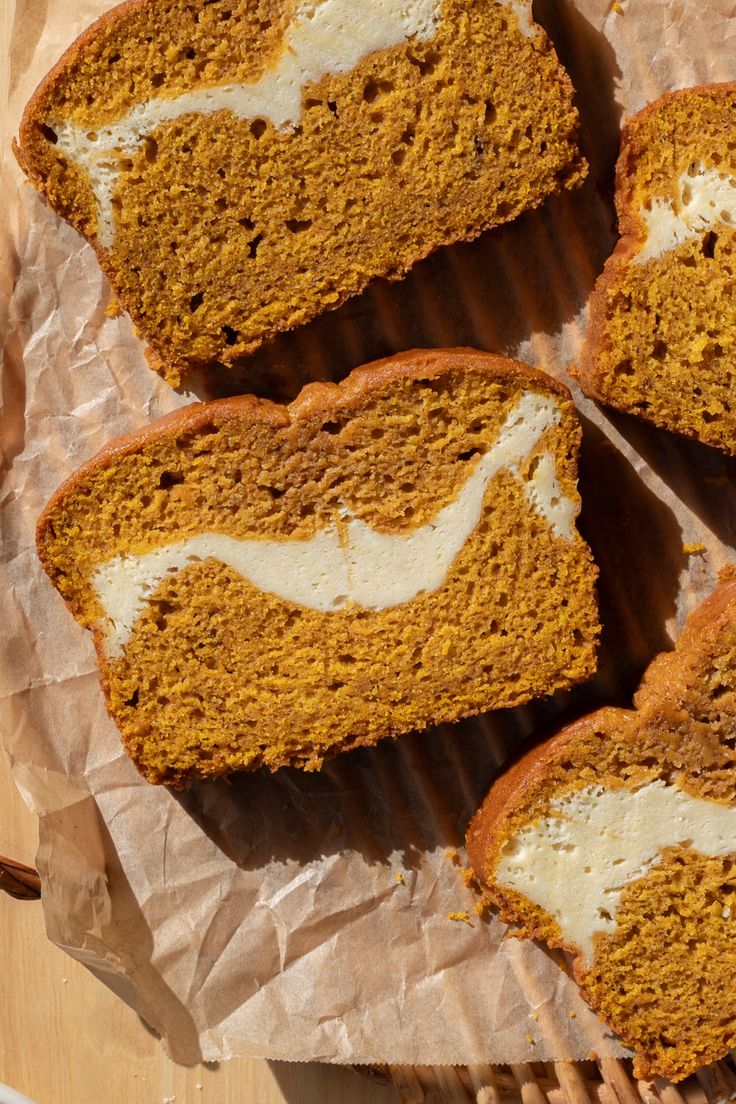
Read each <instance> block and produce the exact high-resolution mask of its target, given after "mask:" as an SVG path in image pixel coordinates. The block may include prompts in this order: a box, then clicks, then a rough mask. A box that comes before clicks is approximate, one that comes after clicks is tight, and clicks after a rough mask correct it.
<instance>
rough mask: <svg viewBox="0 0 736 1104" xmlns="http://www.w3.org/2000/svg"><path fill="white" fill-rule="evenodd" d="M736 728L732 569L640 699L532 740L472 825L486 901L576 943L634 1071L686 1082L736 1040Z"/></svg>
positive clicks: (650, 675) (545, 933) (590, 993)
mask: <svg viewBox="0 0 736 1104" xmlns="http://www.w3.org/2000/svg"><path fill="white" fill-rule="evenodd" d="M735 738H736V580H734V578H733V577H731V578H730V579H729V580H728V581H726V582H724V583H723V584H722V585H721V586H720V587H719V588H718V589H717V590H716V591H715V592H714V593H713V594H712V595H711V596H710V597H709V598H708V599H707V600H706V601H705V602H704V603H703V604H702V605H701V606H700V607H699V608H698V609H697V610H696V612H695V613H694V614H693V615H692V616H691V617H690V619H689V621H688V623H687V626H686V628H685V630H684V631H683V633H682V635H681V637H680V639H679V640H678V642H677V646H676V648H675V650H674V651H673V652H670V653H666V654H664V655H661V656H659V657H657V658H656V659H655V660H654V662H653V663H652V664H651V665H650V667H649V669H648V671H647V672H646V674H645V676H644V679H643V681H642V684H641V687H640V689H639V691H638V693H637V695H636V698H635V709H634V710H624V709H614V708H606V709H602V710H599V711H598V712H596V713H593V714H591V715H589V716H587V717H584V718H582V719H581V720H579V721H577V722H576V723H574V724H572V725H570V726H568V727H567V728H565V729H563V730H562V731H561V732H560V733H558V735H556V736H555V737H553V738H552V739H550V740H547V741H545V742H544V743H542V744H541V745H539V746H538V747H536V748H534V749H533V750H532V751H530V752H529V753H527V754H526V755H525V756H524V757H523V758H522V759H520V760H519V762H518V763H516V764H515V766H513V767H512V768H511V769H510V770H509V771H508V772H507V773H505V774H504V775H503V776H502V777H501V778H500V779H499V780H498V781H497V782H496V783H495V784H494V786H493V787H492V788H491V791H490V793H489V794H488V796H487V798H486V800H485V801H484V803H483V805H482V806H481V808H480V809H479V811H478V813H476V815H475V817H474V819H473V821H472V822H471V825H470V827H469V830H468V837H467V843H468V850H469V853H470V857H471V862H472V864H473V866H474V868H475V870H476V871H477V872H478V874H479V876H480V878H481V879H482V881H483V884H484V887H485V888H486V892H487V893H488V895H489V896H490V898H491V900H493V901H494V902H496V903H497V904H498V905H499V907H500V909H501V913H502V915H503V916H504V918H505V919H506V920H508V921H509V922H511V923H514V924H520V925H521V934H523V935H525V936H528V937H532V938H540V939H543V940H545V941H546V942H548V943H549V944H550V945H552V946H563V947H565V948H566V949H567V950H568V951H570V952H571V953H572V954H573V955H574V956H575V959H574V971H575V977H576V978H577V980H578V982H579V983H580V985H581V988H582V990H583V994H584V996H585V997H586V999H587V1000H588V1001H589V1002H590V1004H591V1005H592V1006H593V1008H594V1009H595V1010H596V1011H597V1012H598V1014H599V1015H600V1016H601V1017H602V1018H603V1019H604V1020H605V1021H606V1022H607V1023H608V1024H609V1025H610V1026H611V1027H613V1028H614V1030H615V1031H617V1032H618V1033H619V1034H620V1035H621V1037H622V1038H623V1039H624V1041H625V1042H626V1043H627V1044H628V1045H630V1046H632V1047H633V1048H634V1049H635V1051H636V1054H637V1066H636V1070H637V1075H638V1076H644V1077H650V1076H652V1075H654V1074H659V1075H661V1076H664V1077H669V1078H672V1079H674V1080H679V1079H681V1078H683V1077H685V1076H687V1075H688V1074H689V1073H692V1072H693V1071H694V1070H695V1069H697V1068H698V1067H699V1066H701V1065H703V1064H705V1063H707V1062H710V1061H714V1060H715V1059H716V1058H718V1057H722V1056H723V1055H724V1054H725V1053H726V1052H727V1051H728V1049H729V1048H730V1047H732V1046H733V1045H734V1042H735V1041H736V1001H735V1000H734V995H733V994H734V991H735V990H736V967H734V963H733V955H732V951H731V947H732V945H733V938H734V934H735V932H734V928H733V923H734V922H736V888H735V887H734V884H733V882H734V874H735V873H736V750H734V743H735ZM732 909H733V919H732V913H731V910H732Z"/></svg>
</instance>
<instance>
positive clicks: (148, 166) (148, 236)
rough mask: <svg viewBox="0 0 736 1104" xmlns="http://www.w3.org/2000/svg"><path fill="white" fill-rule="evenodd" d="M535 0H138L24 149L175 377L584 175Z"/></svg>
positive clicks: (34, 176) (46, 90)
mask: <svg viewBox="0 0 736 1104" xmlns="http://www.w3.org/2000/svg"><path fill="white" fill-rule="evenodd" d="M529 10H530V4H529V2H528V0H408V2H407V0H301V2H298V3H295V2H294V0H133V2H130V3H127V4H124V5H122V6H121V7H120V8H117V9H115V10H114V11H113V12H111V13H109V14H108V15H106V16H105V17H103V18H102V19H101V20H100V21H99V22H97V23H96V24H95V25H94V26H93V27H92V28H91V29H90V30H89V31H88V32H87V33H86V34H84V35H83V36H82V37H81V38H80V39H79V40H78V41H77V42H76V43H75V44H74V45H73V46H72V47H71V49H70V50H69V51H67V53H66V54H65V55H64V57H63V58H62V59H61V61H60V62H59V64H58V65H57V66H56V68H55V69H54V70H53V71H52V72H51V74H50V75H49V76H48V77H47V78H46V80H45V81H44V82H43V83H42V85H41V86H40V87H39V89H38V91H37V92H36V94H35V95H34V97H33V99H32V100H31V102H30V103H29V105H28V107H27V109H26V112H25V115H24V118H23V121H22V124H21V128H20V141H19V147H18V149H17V155H18V158H19V161H20V163H21V165H22V167H23V168H24V170H25V172H26V173H27V174H28V176H29V178H30V180H31V182H32V183H33V184H34V185H35V186H36V187H37V188H38V189H39V190H40V191H42V192H43V193H44V195H45V196H46V197H47V199H48V201H49V202H50V204H51V205H52V206H53V207H54V208H55V209H56V210H57V211H58V212H59V213H60V214H61V215H63V217H64V218H66V219H68V220H69V221H70V222H71V223H72V224H73V225H74V226H75V227H76V228H77V229H78V230H80V231H81V232H82V233H83V234H84V235H86V237H87V238H88V239H89V240H90V241H91V242H92V243H93V245H94V246H95V249H96V250H97V254H98V256H99V259H100V263H101V264H102V266H103V268H104V270H105V272H106V273H107V275H108V277H109V279H110V281H111V283H112V284H113V287H114V288H115V290H116V292H117V294H118V297H119V299H120V301H121V302H122V304H123V305H124V306H125V307H126V309H127V310H128V311H129V312H130V314H131V316H132V317H133V320H134V321H135V323H136V325H137V326H138V327H139V328H140V330H141V332H142V333H143V335H144V336H145V338H146V340H147V341H148V342H149V343H150V346H151V347H152V349H153V350H154V353H155V356H154V357H153V361H152V362H153V363H154V364H156V361H157V360H158V361H159V362H160V363H159V364H158V367H159V368H160V370H161V371H162V372H163V374H164V375H165V376H166V378H167V379H168V380H169V381H170V382H172V383H176V382H177V380H178V379H179V374H180V372H181V371H182V370H184V369H186V368H188V367H192V366H197V365H202V364H208V363H211V362H220V363H221V364H224V365H231V364H232V363H233V362H234V361H235V360H237V359H238V358H240V357H242V356H243V355H244V354H248V353H250V352H252V351H253V350H254V349H256V348H257V347H258V346H259V345H260V344H261V343H262V342H263V341H265V340H266V339H268V338H270V337H272V336H273V335H275V334H276V333H278V332H280V331H283V330H288V329H291V328H293V327H295V326H298V325H300V324H301V323H303V322H306V321H308V320H309V319H310V318H313V317H314V316H315V315H317V314H319V313H320V312H322V311H325V310H327V309H330V308H333V307H336V306H338V305H339V304H340V303H342V302H343V301H344V300H345V299H347V298H348V297H349V296H351V295H353V294H355V293H357V292H359V291H361V290H362V289H363V288H364V287H365V286H366V284H367V283H368V282H369V281H370V280H371V279H373V278H374V277H378V276H383V277H389V278H391V279H397V278H399V277H401V276H403V275H404V274H405V273H406V271H407V270H408V269H409V268H410V267H411V265H413V264H414V263H415V262H416V261H417V260H418V259H419V258H421V257H424V256H426V255H427V254H428V253H430V252H431V251H432V250H434V249H436V248H437V247H438V246H440V245H443V244H446V243H448V242H453V241H456V240H458V239H466V238H473V237H475V236H476V235H477V234H479V233H480V232H481V231H482V230H485V229H487V228H489V227H491V226H495V225H497V224H498V223H502V222H506V221H508V220H509V219H512V218H514V217H516V216H517V215H518V214H519V213H520V212H521V211H524V210H526V209H527V208H530V207H535V206H536V205H538V204H539V203H540V202H541V201H542V200H543V199H544V198H545V196H547V195H549V194H550V193H552V192H556V191H559V190H561V189H562V188H568V187H573V186H575V185H577V184H578V183H579V182H580V181H581V179H582V178H583V176H584V174H585V164H584V162H583V160H582V158H581V157H580V154H579V152H578V148H577V125H578V117H577V112H576V110H575V109H574V107H573V105H572V95H573V89H572V85H571V83H570V81H569V79H568V77H567V75H566V73H565V72H564V70H563V69H562V68H561V67H560V65H559V63H558V61H557V58H556V56H555V54H554V51H553V49H552V47H551V44H550V42H549V40H548V39H547V37H546V35H545V34H544V32H543V31H542V30H541V28H539V27H538V26H537V25H536V24H534V23H533V22H532V21H531V18H530V15H529Z"/></svg>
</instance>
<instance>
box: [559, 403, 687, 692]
mask: <svg viewBox="0 0 736 1104" xmlns="http://www.w3.org/2000/svg"><path fill="white" fill-rule="evenodd" d="M581 421H582V424H583V446H582V451H581V457H580V480H579V487H580V495H581V498H582V502H583V507H582V511H581V514H580V519H579V527H580V531H581V533H582V535H583V536H584V537H585V540H586V541H587V542H588V544H589V545H590V547H591V550H592V552H593V556H594V558H595V561H596V563H597V564H598V567H599V569H600V578H599V582H598V599H599V607H600V615H601V622H602V624H603V634H602V638H601V650H600V661H599V667H598V674H597V676H596V680H595V684H594V686H595V689H596V693H597V697H598V701H597V702H595V703H594V704H591V706H590V708H597V707H598V706H599V705H623V706H627V707H628V706H630V705H631V698H632V695H633V693H634V691H635V690H636V688H637V686H638V684H639V680H640V678H641V676H642V674H643V672H644V669H645V668H646V666H647V665H648V664H649V663H650V662H651V660H652V659H653V658H654V656H655V655H657V653H658V652H662V651H669V650H670V649H671V648H672V641H671V639H670V637H669V635H668V633H667V627H666V626H667V621H668V620H670V619H671V618H672V617H674V616H675V614H676V612H677V605H676V602H677V597H678V594H679V591H680V575H681V572H682V570H683V568H684V567H685V565H686V563H687V556H686V554H685V553H684V552H683V547H682V545H683V539H682V530H681V528H680V523H679V522H678V520H677V518H676V517H675V515H674V513H673V512H672V510H671V509H670V508H669V506H667V505H666V503H664V502H662V501H661V499H659V498H657V496H656V495H655V494H653V493H652V491H650V490H649V489H648V488H647V487H646V486H645V484H644V483H643V482H642V480H641V478H640V477H639V475H638V474H637V472H636V471H635V469H634V467H633V466H632V465H631V463H630V462H629V461H628V460H627V459H626V457H625V456H624V455H623V453H621V452H619V450H618V449H617V448H616V446H615V445H614V444H613V443H612V442H611V441H610V440H609V439H608V437H606V435H605V434H604V433H603V431H602V430H601V429H599V428H598V426H596V425H594V424H593V422H591V421H589V420H588V419H587V418H585V417H582V416H581ZM642 431H643V434H644V436H647V435H648V436H650V437H652V436H653V435H656V434H659V433H660V431H658V430H655V429H653V428H652V427H651V426H642ZM636 448H637V450H638V448H639V442H638V441H637V443H636ZM658 448H659V441H658V440H657V441H656V442H653V444H652V451H655V452H656V451H657V449H658Z"/></svg>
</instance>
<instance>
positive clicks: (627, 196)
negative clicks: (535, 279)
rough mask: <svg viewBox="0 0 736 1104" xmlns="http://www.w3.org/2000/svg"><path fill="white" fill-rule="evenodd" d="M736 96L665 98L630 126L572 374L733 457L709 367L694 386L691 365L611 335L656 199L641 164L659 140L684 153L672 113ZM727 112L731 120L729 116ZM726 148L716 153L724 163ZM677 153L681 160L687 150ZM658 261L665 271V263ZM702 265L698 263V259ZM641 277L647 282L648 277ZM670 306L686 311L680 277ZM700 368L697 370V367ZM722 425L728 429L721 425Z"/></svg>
mask: <svg viewBox="0 0 736 1104" xmlns="http://www.w3.org/2000/svg"><path fill="white" fill-rule="evenodd" d="M735 98H736V82H726V83H721V84H704V85H698V86H695V87H692V88H686V89H681V90H678V91H676V92H668V93H666V94H665V95H663V96H661V97H660V98H659V99H658V100H656V101H654V102H653V103H651V104H649V105H648V106H647V107H645V108H644V109H643V110H642V111H640V112H639V113H638V114H636V115H633V116H632V117H631V118H629V119H628V120H627V121H626V122H625V124H624V126H623V128H622V132H621V146H620V153H619V157H618V160H617V164H616V184H615V196H614V200H615V206H616V212H617V216H618V230H619V239H618V241H617V243H616V246H615V248H614V250H613V253H612V254H611V256H610V257H609V258H608V260H607V261H606V264H605V266H604V269H603V272H602V273H601V274H600V276H599V277H598V279H597V281H596V284H595V288H594V290H593V293H592V295H591V298H590V302H589V318H588V326H587V331H586V337H585V342H584V344H583V348H582V350H581V353H580V360H579V363H578V364H577V366H574V367H573V368H572V369H571V374H572V375H573V376H574V378H576V379H578V381H579V382H580V385H581V387H582V388H583V391H584V392H585V393H586V394H587V395H589V396H590V397H591V398H594V399H597V400H598V401H599V402H602V403H605V404H607V405H610V406H614V407H616V408H617V409H620V410H623V411H625V412H626V413H629V414H634V415H635V416H637V417H640V418H643V419H645V420H649V421H653V422H654V423H655V424H656V425H658V426H660V427H662V428H664V429H669V430H671V431H673V432H677V433H680V434H682V435H683V436H686V437H691V438H695V439H697V440H701V441H704V442H705V443H706V444H711V445H714V446H715V447H716V448H720V449H722V450H723V451H725V452H728V453H730V454H732V455H733V454H736V425H734V424H732V423H733V419H732V418H731V416H730V407H729V404H728V403H726V404H725V408H724V405H723V400H722V396H721V393H720V390H719V391H716V390H714V389H710V388H709V385H708V376H709V374H710V372H709V370H707V369H705V368H704V369H703V370H702V371H699V372H698V371H696V372H695V376H696V377H697V378H696V379H695V380H694V381H693V380H691V373H690V371H689V366H687V365H685V364H684V362H683V363H682V364H681V365H680V366H679V369H680V370H679V371H678V364H677V363H675V362H673V363H672V364H670V363H669V361H668V362H667V363H666V365H663V364H662V363H660V359H661V357H662V356H663V349H657V348H656V347H655V348H654V349H653V351H652V354H651V355H650V356H648V357H646V356H644V355H643V354H642V352H641V350H638V349H633V348H632V347H631V343H629V346H628V348H627V349H625V350H624V349H622V348H620V347H619V345H620V342H618V341H614V339H613V338H612V333H613V329H612V326H613V322H614V319H615V318H616V317H617V315H618V313H619V312H620V311H622V310H624V309H626V310H629V311H633V310H634V309H635V308H634V307H626V308H624V307H623V306H622V305H621V303H620V300H621V298H622V297H629V298H630V297H631V294H632V292H631V287H630V284H631V274H632V266H633V262H634V258H635V257H636V256H637V254H638V253H639V251H640V249H641V248H642V246H643V244H644V241H645V236H646V226H645V223H644V222H643V220H642V217H641V213H640V207H641V204H642V202H650V201H651V200H652V198H653V193H652V192H651V191H650V190H649V186H650V181H649V180H648V179H647V180H642V179H641V178H640V177H641V171H642V164H643V159H644V158H645V157H647V156H649V157H650V158H651V157H652V156H653V146H654V144H655V143H656V142H658V143H660V144H661V148H662V150H663V151H665V152H668V151H671V150H672V149H673V148H674V147H676V146H677V144H678V141H679V142H680V143H681V145H682V147H683V149H685V150H687V148H688V147H687V145H686V140H685V136H684V135H679V134H678V133H676V127H677V125H678V123H677V119H676V118H674V119H673V120H670V119H669V114H668V113H669V112H670V111H675V112H676V111H677V109H679V108H683V110H685V109H689V108H697V109H699V110H702V111H703V112H707V110H708V109H714V110H717V109H718V108H719V107H720V106H721V105H727V104H728V101H729V99H730V100H731V101H733V100H734V99H735ZM728 114H729V116H730V115H732V112H728ZM713 129H714V130H715V131H716V132H717V130H718V126H717V124H715V123H714V124H713ZM727 140H728V134H727V133H724V134H723V136H722V143H723V151H725V156H726V158H728V157H730V156H731V155H730V154H729V153H728V151H727V149H726V143H727ZM687 141H689V142H691V145H692V136H691V135H688V137H687ZM723 151H721V150H716V151H715V152H716V154H717V155H718V159H719V160H720V158H721V156H722V155H723ZM703 152H704V153H705V154H706V155H708V154H710V153H711V152H712V151H710V150H708V149H707V148H704V150H703ZM696 153H697V151H696V150H695V147H694V146H692V149H691V152H690V154H689V156H690V158H694V157H695V155H696ZM679 156H680V158H681V157H682V156H683V155H682V153H680V154H679ZM660 183H661V181H660ZM669 183H670V184H671V183H673V182H672V181H670V182H669ZM658 194H660V193H659V192H658V191H657V192H654V196H656V195H658ZM681 248H682V247H681ZM693 248H695V247H693ZM686 252H687V247H686ZM684 259H685V263H686V264H687V265H688V266H691V267H692V266H694V264H695V261H694V259H693V257H691V256H690V255H688V256H686V257H685V258H684ZM658 263H659V265H660V267H661V263H662V262H661V261H660V262H658ZM698 263H701V261H700V260H698ZM652 266H653V262H648V263H647V265H645V266H642V268H643V269H646V270H647V271H649V269H652V273H653V276H652V278H653V279H654V278H656V279H663V278H665V277H664V275H663V274H662V273H660V272H654V269H653V267H652ZM641 278H642V279H643V278H644V273H642V277H641ZM706 283H707V281H706ZM640 300H642V301H643V297H642V296H640V297H639V298H638V299H637V300H636V303H637V307H636V309H641V307H640ZM671 302H672V304H674V306H673V309H674V310H675V311H681V309H682V307H681V304H680V303H679V301H678V300H677V288H676V280H675V287H674V288H673V293H672V297H671ZM646 309H647V310H649V311H651V313H652V314H655V313H656V312H659V311H661V309H662V308H661V307H660V305H659V300H657V301H656V305H651V304H648V305H647V308H646ZM665 310H666V306H665ZM632 324H633V323H632ZM729 325H730V323H729ZM712 328H713V326H712V324H711V322H710V321H709V322H707V323H704V329H712ZM653 333H654V338H655V342H654V344H655V346H656V345H657V341H658V340H660V338H661V336H662V335H661V332H660V330H659V323H658V324H657V325H655V326H654V329H653ZM711 336H712V335H711ZM716 336H717V337H718V336H720V335H718V334H717V335H716ZM660 343H661V342H660ZM724 344H725V342H724ZM716 347H717V345H716ZM727 355H728V356H729V357H730V355H731V354H730V351H727ZM619 359H621V360H629V359H630V360H631V361H632V363H631V365H627V366H626V367H625V372H626V374H627V379H628V378H629V377H630V379H631V380H633V382H629V383H627V387H626V389H623V387H622V385H621V382H620V380H619V379H618V378H617V373H618V372H619V371H620V368H619V367H618V366H617V364H616V361H617V360H619ZM697 368H698V366H697V365H695V369H697ZM665 370H666V371H667V372H668V375H667V376H666V377H664V376H663V375H662V373H663V372H664V371H665ZM710 371H712V369H711V370H710ZM720 371H721V375H722V377H723V378H724V379H726V378H727V373H728V371H730V360H729V361H728V362H724V364H723V366H722V367H721V369H720ZM658 376H661V377H662V379H663V385H662V395H661V396H660V394H659V393H658V392H656V393H655V388H654V386H653V383H652V381H653V380H655V379H656V378H657V377H658ZM668 389H669V394H668ZM691 389H692V391H693V395H692V396H691V394H690V390H691ZM680 392H682V403H680V402H678V399H679V398H680ZM721 421H722V422H723V427H721V425H720V423H721Z"/></svg>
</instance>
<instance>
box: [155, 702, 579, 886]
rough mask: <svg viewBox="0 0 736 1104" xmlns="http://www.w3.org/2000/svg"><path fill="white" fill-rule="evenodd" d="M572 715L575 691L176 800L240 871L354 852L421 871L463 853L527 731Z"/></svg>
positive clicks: (196, 787) (202, 787)
mask: <svg viewBox="0 0 736 1104" xmlns="http://www.w3.org/2000/svg"><path fill="white" fill-rule="evenodd" d="M571 708H572V709H575V710H576V712H579V708H577V709H576V704H575V694H574V692H568V693H560V694H557V695H555V696H554V697H553V698H550V699H547V700H546V701H537V702H530V703H529V704H527V705H525V706H521V707H518V708H516V709H505V710H498V711H496V712H494V713H488V714H484V715H481V716H478V717H471V718H469V719H467V720H465V721H460V722H458V723H457V724H453V725H441V726H439V727H438V728H434V729H429V730H428V731H426V732H423V733H410V734H408V735H406V736H401V737H399V738H398V739H397V740H391V739H386V740H383V741H381V742H380V743H378V744H377V745H375V746H374V747H371V748H361V749H358V750H356V751H351V752H346V753H344V754H342V755H338V756H336V757H335V758H334V759H332V760H330V761H329V762H327V763H326V764H325V766H324V767H323V769H322V770H321V771H317V772H313V773H306V772H304V771H300V770H296V769H293V768H288V767H286V768H282V769H281V770H279V771H277V772H276V773H275V774H269V773H267V772H266V771H264V770H261V771H257V772H254V773H249V772H243V773H241V774H237V775H233V776H232V778H231V779H230V780H229V781H225V780H222V781H216V782H204V783H193V784H192V785H190V787H189V788H188V789H187V790H186V791H184V792H181V793H179V792H174V793H173V796H174V797H175V798H176V800H177V801H178V802H179V804H180V805H181V807H182V808H183V809H184V810H185V812H186V813H187V814H188V815H189V816H191V817H192V819H193V820H195V821H196V823H197V824H198V826H199V827H200V829H201V830H202V831H203V832H205V833H206V835H207V836H208V837H209V838H210V839H211V840H212V841H213V842H214V843H215V844H216V846H217V847H219V849H220V850H221V851H222V852H223V853H224V854H225V855H227V857H228V858H229V859H230V861H231V862H233V863H235V864H236V865H238V866H239V867H241V868H243V869H247V870H255V869H259V868H261V867H264V866H266V865H267V864H269V863H273V862H276V863H284V864H287V863H298V864H301V865H305V864H307V863H310V862H316V861H318V860H321V859H324V858H326V857H328V856H331V855H335V854H337V853H339V852H347V851H354V852H357V853H359V854H361V855H362V857H363V859H364V860H365V861H366V862H368V863H369V864H371V865H374V864H384V865H396V864H400V865H401V866H402V867H403V868H404V869H416V868H417V867H418V866H419V865H420V864H421V863H422V861H423V860H424V858H425V857H426V855H427V854H428V853H431V852H432V851H435V850H437V849H445V848H459V847H461V846H462V845H463V842H464V838H465V830H466V828H467V824H468V821H469V820H470V817H471V816H472V814H473V813H474V812H475V810H476V809H477V807H478V805H479V804H480V802H481V800H482V798H483V797H484V795H485V792H486V790H487V788H488V786H489V784H490V782H491V781H492V780H493V778H494V777H495V776H496V775H497V774H498V772H499V770H500V768H501V767H502V765H503V764H504V763H505V762H506V761H507V760H508V759H509V757H510V756H511V755H513V754H514V753H515V751H516V750H517V749H518V748H519V746H521V744H522V742H523V741H525V740H526V739H527V738H528V736H529V734H530V733H532V732H534V731H535V730H537V729H539V728H540V727H541V726H544V725H547V724H549V723H551V721H552V720H553V718H556V717H558V716H559V715H560V714H561V713H565V712H567V711H568V710H569V709H571ZM275 825H278V832H274V826H275Z"/></svg>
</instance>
